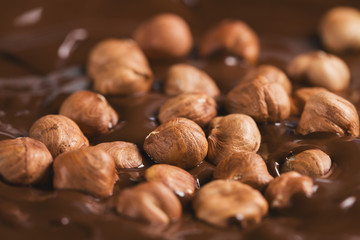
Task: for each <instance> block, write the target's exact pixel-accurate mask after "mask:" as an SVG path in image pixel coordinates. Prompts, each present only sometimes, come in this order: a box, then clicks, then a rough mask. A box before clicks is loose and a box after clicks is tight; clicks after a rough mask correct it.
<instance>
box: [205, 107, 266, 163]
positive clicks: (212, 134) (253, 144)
mask: <svg viewBox="0 0 360 240" xmlns="http://www.w3.org/2000/svg"><path fill="white" fill-rule="evenodd" d="M208 133H209V134H208V135H209V136H208V142H209V151H208V155H207V158H208V160H209V161H211V162H212V163H214V164H215V165H217V164H218V163H219V162H221V161H222V160H224V159H226V158H229V157H230V156H231V155H232V154H233V153H237V152H244V151H246V152H256V151H257V150H259V147H260V143H261V135H260V131H259V129H258V127H257V125H256V123H255V121H254V120H253V119H252V118H251V117H249V116H247V115H245V114H230V115H227V116H225V117H216V118H214V119H213V120H212V121H211V122H210V125H209V131H208Z"/></svg>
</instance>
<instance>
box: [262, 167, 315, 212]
mask: <svg viewBox="0 0 360 240" xmlns="http://www.w3.org/2000/svg"><path fill="white" fill-rule="evenodd" d="M313 185H314V183H313V180H312V179H311V178H310V177H308V176H302V175H301V174H299V173H297V172H294V171H291V172H287V173H283V174H281V175H280V176H279V177H277V178H275V179H274V180H272V181H271V182H270V183H269V185H268V187H267V188H266V191H265V198H266V199H267V200H268V202H269V205H270V207H271V208H284V207H288V206H289V205H290V200H291V198H292V196H294V195H295V194H303V195H305V196H306V197H311V195H312V194H313Z"/></svg>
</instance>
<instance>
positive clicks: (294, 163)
mask: <svg viewBox="0 0 360 240" xmlns="http://www.w3.org/2000/svg"><path fill="white" fill-rule="evenodd" d="M330 168H331V159H330V157H329V155H327V154H326V153H324V152H323V151H321V150H320V149H309V150H306V151H303V152H301V153H299V154H296V155H294V156H291V157H289V158H287V159H286V161H285V163H284V164H283V166H282V168H281V170H282V172H289V171H296V172H298V173H300V174H302V175H307V176H309V177H312V178H316V177H322V176H324V175H325V174H327V173H328V172H329V171H330Z"/></svg>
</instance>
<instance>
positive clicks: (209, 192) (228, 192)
mask: <svg viewBox="0 0 360 240" xmlns="http://www.w3.org/2000/svg"><path fill="white" fill-rule="evenodd" d="M193 208H194V210H195V213H196V216H197V217H198V218H199V219H201V220H203V221H205V222H208V223H210V224H213V225H216V226H220V227H226V226H227V225H230V224H232V223H236V224H238V225H240V226H241V227H244V228H245V227H249V226H251V225H254V224H256V223H259V222H260V221H261V218H262V217H263V216H264V215H265V214H266V213H267V211H268V204H267V202H266V200H265V199H264V197H263V196H262V195H261V193H260V192H259V191H257V190H255V189H253V188H252V187H250V186H248V185H246V184H243V183H241V182H238V181H232V180H215V181H212V182H210V183H208V184H206V185H205V186H203V187H202V188H200V190H199V191H198V192H197V194H196V195H195V198H194V201H193Z"/></svg>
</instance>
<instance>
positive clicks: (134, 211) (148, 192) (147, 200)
mask: <svg viewBox="0 0 360 240" xmlns="http://www.w3.org/2000/svg"><path fill="white" fill-rule="evenodd" d="M116 209H117V212H118V213H120V214H123V215H125V216H127V217H130V218H134V219H138V220H142V221H145V222H148V223H152V224H169V223H170V222H174V221H177V220H178V219H179V218H180V217H181V213H182V207H181V203H180V201H179V199H178V198H177V197H176V196H175V194H174V193H173V192H172V191H171V190H170V189H169V188H167V187H166V186H165V185H164V184H162V183H160V182H146V183H141V184H139V185H137V186H135V187H133V188H129V189H126V190H123V191H122V192H121V193H120V194H119V197H118V201H117V204H116Z"/></svg>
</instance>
